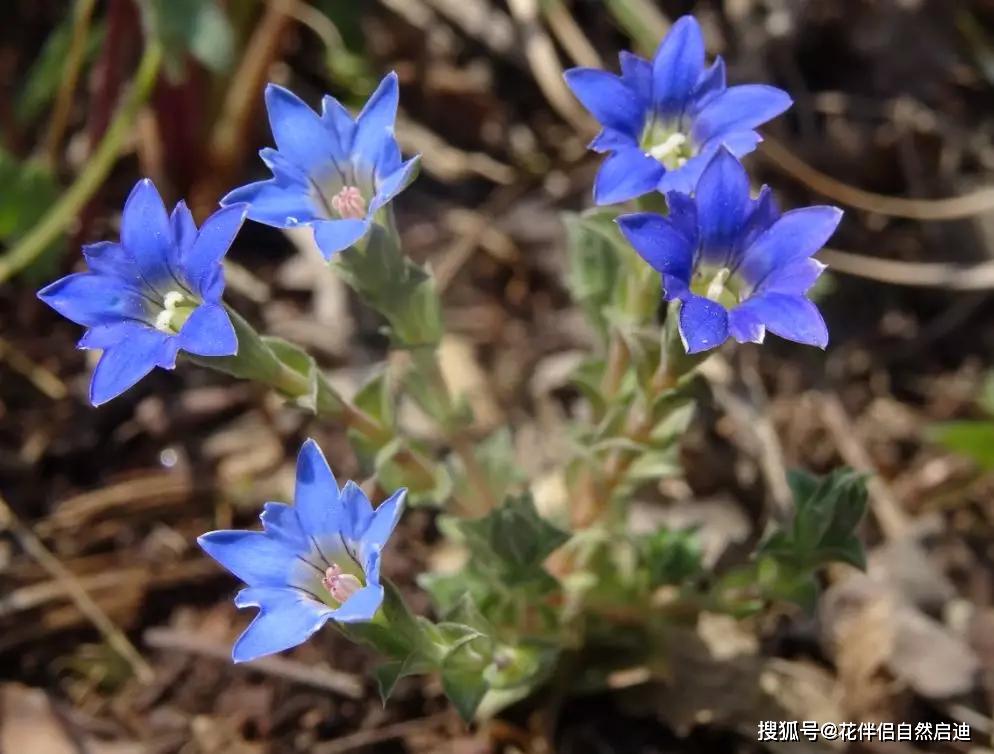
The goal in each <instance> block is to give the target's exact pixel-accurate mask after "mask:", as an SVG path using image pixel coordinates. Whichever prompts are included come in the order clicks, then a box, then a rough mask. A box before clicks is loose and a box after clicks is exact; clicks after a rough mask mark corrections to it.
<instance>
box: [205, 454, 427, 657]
mask: <svg viewBox="0 0 994 754" xmlns="http://www.w3.org/2000/svg"><path fill="white" fill-rule="evenodd" d="M406 495H407V490H406V489H401V490H398V491H397V492H395V493H394V494H392V495H391V496H390V497H389V498H387V499H386V500H385V501H384V502H383V503H382V504H380V506H379V507H378V508H376V510H373V506H372V505H371V504H370V502H369V499H368V498H367V497H366V495H365V493H364V492H363V491H362V490H361V489H360V488H359V486H358V485H357V484H356V483H355V482H347V483H346V484H345V486H344V487H343V488H342V489H341V490H340V489H339V487H338V482H337V481H336V480H335V475H334V474H333V473H332V471H331V469H330V468H329V466H328V462H327V461H326V460H325V458H324V455H323V454H322V453H321V449H320V448H319V447H318V445H317V443H316V442H314V440H307V441H306V442H305V443H304V445H303V447H302V448H301V449H300V455H298V456H297V486H296V491H295V493H294V505H284V504H283V503H266V504H265V506H264V508H263V512H262V517H261V518H262V526H263V531H213V532H210V533H208V534H204V535H203V536H201V537H200V538H199V539H198V540H197V541H198V542H199V543H200V546H201V547H202V548H203V549H204V550H205V551H206V552H207V554H208V555H210V556H211V557H212V558H214V560H216V561H217V562H218V563H220V564H221V565H223V566H224V567H225V568H227V569H228V570H229V571H231V572H232V573H233V574H234V575H235V576H237V577H238V578H239V579H241V580H242V581H244V582H245V583H246V584H247V588H245V589H242V590H241V591H240V592H239V593H238V594H237V595H236V596H235V604H236V605H237V606H238V607H258V608H259V613H258V615H256V617H255V619H254V620H253V621H252V623H251V625H249V627H248V628H247V629H245V632H244V633H243V634H242V635H241V636H240V637H239V638H238V641H236V642H235V646H234V649H233V650H232V657H233V658H234V660H235V662H246V661H248V660H254V659H256V658H257V657H262V656H264V655H268V654H273V653H274V652H281V651H283V650H284V649H289V648H290V647H295V646H297V645H298V644H302V643H303V642H305V641H306V640H307V639H308V638H309V637H310V636H311V635H312V634H313V633H314V632H315V631H317V630H318V629H319V628H321V627H322V626H323V625H324V624H325V623H327V622H328V621H329V620H334V621H338V622H339V623H362V622H367V621H370V620H372V619H373V616H374V615H375V614H376V611H377V610H378V609H379V607H380V604H381V603H382V602H383V586H382V585H381V584H380V552H381V550H382V549H383V546H384V545H385V544H386V542H387V540H388V539H389V538H390V535H391V534H392V533H393V530H394V527H395V526H396V525H397V521H398V519H399V518H400V514H401V512H402V510H403V507H404V498H405V496H406Z"/></svg>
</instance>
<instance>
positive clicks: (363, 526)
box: [341, 480, 373, 542]
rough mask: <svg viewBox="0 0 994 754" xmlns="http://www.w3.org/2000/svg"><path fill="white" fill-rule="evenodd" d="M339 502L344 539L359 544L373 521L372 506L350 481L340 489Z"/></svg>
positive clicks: (358, 488) (358, 487) (359, 489)
mask: <svg viewBox="0 0 994 754" xmlns="http://www.w3.org/2000/svg"><path fill="white" fill-rule="evenodd" d="M341 500H342V510H343V513H344V516H345V522H344V523H345V525H344V527H343V532H344V534H345V538H346V539H347V540H351V541H353V542H359V541H360V540H361V539H362V538H363V535H364V534H365V532H366V530H367V529H368V528H369V526H370V524H371V523H372V521H373V504H372V503H371V502H369V498H368V497H366V493H365V492H363V491H362V488H361V487H360V486H359V485H358V484H356V483H355V482H353V481H351V480H350V481H348V482H346V483H345V486H344V487H342V497H341Z"/></svg>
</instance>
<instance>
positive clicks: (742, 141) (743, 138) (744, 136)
mask: <svg viewBox="0 0 994 754" xmlns="http://www.w3.org/2000/svg"><path fill="white" fill-rule="evenodd" d="M762 141H763V137H762V136H760V135H759V134H758V133H756V132H755V131H729V132H727V133H724V134H722V135H721V136H716V137H714V138H713V139H711V140H710V141H709V142H707V143H706V144H705V145H704V146H703V147H701V152H713V151H714V150H715V149H717V148H718V147H724V148H725V149H727V150H728V151H729V152H731V153H732V154H734V155H735V156H736V157H745V156H746V155H747V154H749V153H751V152H753V151H755V149H756V147H757V146H758V145H759V144H760V143H761V142H762Z"/></svg>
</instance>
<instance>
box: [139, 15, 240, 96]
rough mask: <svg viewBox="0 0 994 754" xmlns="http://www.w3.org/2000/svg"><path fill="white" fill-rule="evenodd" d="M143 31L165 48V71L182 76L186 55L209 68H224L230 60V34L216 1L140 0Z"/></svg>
mask: <svg viewBox="0 0 994 754" xmlns="http://www.w3.org/2000/svg"><path fill="white" fill-rule="evenodd" d="M139 7H140V8H141V11H142V21H143V24H144V26H145V33H146V34H148V35H149V36H151V37H153V38H155V39H157V40H158V41H159V42H160V44H161V45H162V47H163V50H164V51H165V57H164V63H165V66H166V71H167V73H168V74H169V76H170V77H171V78H173V79H179V78H182V76H183V74H184V72H185V69H186V56H187V54H189V55H191V56H192V57H194V58H195V59H196V60H198V61H200V62H201V63H203V64H204V66H206V67H207V68H209V69H210V70H212V71H217V72H222V71H225V70H227V69H228V68H229V67H230V66H231V63H232V61H233V59H234V49H235V42H234V33H233V31H232V29H231V24H230V23H229V22H228V17H227V16H226V15H225V14H224V11H222V10H221V7H220V6H219V5H218V4H217V1H216V0H140V3H139Z"/></svg>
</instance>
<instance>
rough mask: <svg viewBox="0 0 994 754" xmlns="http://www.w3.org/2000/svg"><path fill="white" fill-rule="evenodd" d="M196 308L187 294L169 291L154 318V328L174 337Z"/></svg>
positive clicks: (194, 302)
mask: <svg viewBox="0 0 994 754" xmlns="http://www.w3.org/2000/svg"><path fill="white" fill-rule="evenodd" d="M196 308H197V302H196V301H194V300H193V299H192V298H190V297H189V296H188V295H187V294H185V293H181V292H180V291H176V290H171V291H169V292H168V293H166V295H165V296H163V298H162V311H160V312H159V313H158V314H157V315H156V317H155V327H156V329H158V330H161V331H162V332H165V333H169V334H170V335H176V334H177V333H178V332H179V331H180V330H181V329H182V328H183V325H184V324H186V321H187V320H188V319H189V318H190V315H191V314H193V310H194V309H196Z"/></svg>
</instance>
